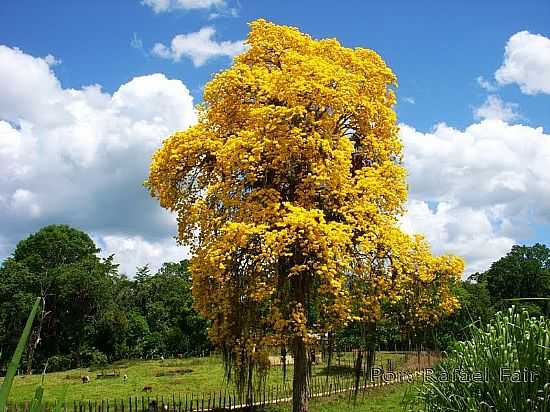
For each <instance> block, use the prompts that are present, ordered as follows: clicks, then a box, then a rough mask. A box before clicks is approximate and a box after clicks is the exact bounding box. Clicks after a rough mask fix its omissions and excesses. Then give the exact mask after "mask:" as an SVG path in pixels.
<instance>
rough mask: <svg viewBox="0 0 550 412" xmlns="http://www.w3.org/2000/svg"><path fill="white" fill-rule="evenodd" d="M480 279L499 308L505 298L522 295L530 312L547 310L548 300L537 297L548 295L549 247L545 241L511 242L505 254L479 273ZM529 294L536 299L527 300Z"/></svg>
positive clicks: (549, 287)
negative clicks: (518, 243) (531, 243)
mask: <svg viewBox="0 0 550 412" xmlns="http://www.w3.org/2000/svg"><path fill="white" fill-rule="evenodd" d="M479 281H481V282H486V284H487V290H488V291H489V294H490V296H491V298H492V300H493V302H494V304H495V306H496V307H497V308H499V309H500V308H503V307H506V306H509V305H510V304H511V302H510V301H508V300H507V299H516V298H522V299H525V301H523V302H522V303H521V304H522V305H523V306H525V307H526V308H527V309H529V311H530V313H531V314H533V315H537V314H545V315H548V314H550V305H549V303H548V301H545V300H538V299H537V298H548V297H549V296H550V249H548V248H547V247H546V246H545V245H541V244H540V243H537V244H535V245H533V246H519V245H515V246H513V247H512V250H511V251H510V252H509V253H508V254H506V256H504V257H502V258H500V259H499V260H497V261H496V262H494V263H493V264H492V265H491V267H490V269H489V270H488V271H487V272H485V273H483V274H481V275H480V276H479ZM532 298H535V299H533V300H529V299H532ZM515 304H516V305H517V304H518V302H515Z"/></svg>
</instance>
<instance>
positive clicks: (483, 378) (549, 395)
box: [408, 308, 550, 412]
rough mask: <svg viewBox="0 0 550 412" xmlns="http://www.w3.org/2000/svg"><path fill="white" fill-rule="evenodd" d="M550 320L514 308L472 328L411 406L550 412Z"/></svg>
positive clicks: (416, 391)
mask: <svg viewBox="0 0 550 412" xmlns="http://www.w3.org/2000/svg"><path fill="white" fill-rule="evenodd" d="M549 378H550V323H549V321H548V320H546V319H545V318H542V317H541V318H531V317H529V314H528V313H527V312H526V311H523V312H521V313H519V312H518V311H517V310H516V309H514V308H511V309H509V310H508V311H506V312H499V313H497V314H496V316H495V318H494V320H493V321H492V322H491V323H490V324H489V325H487V326H486V327H485V328H477V327H472V336H471V339H470V340H469V341H466V342H460V343H459V344H458V345H457V347H456V349H454V350H453V352H452V353H451V354H450V355H449V356H448V357H447V358H446V359H444V360H443V361H442V362H441V363H440V364H439V365H437V366H436V368H435V369H434V370H433V373H432V374H431V375H429V376H427V377H426V378H425V380H424V382H423V383H422V384H420V385H419V386H418V387H416V388H414V390H413V391H412V392H411V393H410V394H409V399H408V405H409V406H410V408H411V410H413V409H414V410H418V409H416V408H419V407H420V408H421V409H420V410H422V411H425V412H431V411H461V412H462V411H499V412H506V411H550V383H548V382H549Z"/></svg>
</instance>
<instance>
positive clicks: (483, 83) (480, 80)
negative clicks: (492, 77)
mask: <svg viewBox="0 0 550 412" xmlns="http://www.w3.org/2000/svg"><path fill="white" fill-rule="evenodd" d="M476 81H477V84H478V85H479V87H481V88H482V89H485V90H487V91H488V92H494V91H496V90H497V86H495V85H494V84H492V83H491V82H490V81H489V80H486V79H485V78H484V77H483V76H478V77H477V79H476Z"/></svg>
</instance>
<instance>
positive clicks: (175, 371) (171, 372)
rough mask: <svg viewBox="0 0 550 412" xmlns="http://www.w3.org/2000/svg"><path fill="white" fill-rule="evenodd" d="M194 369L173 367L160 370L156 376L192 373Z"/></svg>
mask: <svg viewBox="0 0 550 412" xmlns="http://www.w3.org/2000/svg"><path fill="white" fill-rule="evenodd" d="M192 372H193V369H189V368H185V369H172V370H159V371H157V372H156V373H155V376H179V375H187V374H189V373H192Z"/></svg>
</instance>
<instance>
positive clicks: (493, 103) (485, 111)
mask: <svg viewBox="0 0 550 412" xmlns="http://www.w3.org/2000/svg"><path fill="white" fill-rule="evenodd" d="M517 108H518V105H517V104H516V103H508V102H504V101H502V99H501V98H500V97H498V96H496V95H490V96H488V97H487V99H486V100H485V102H484V103H483V104H482V105H481V106H479V107H477V108H476V109H474V116H475V117H476V118H477V119H498V120H504V121H505V122H511V121H514V120H517V119H519V118H520V117H521V116H520V115H519V114H518V113H517V112H516V110H517Z"/></svg>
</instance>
